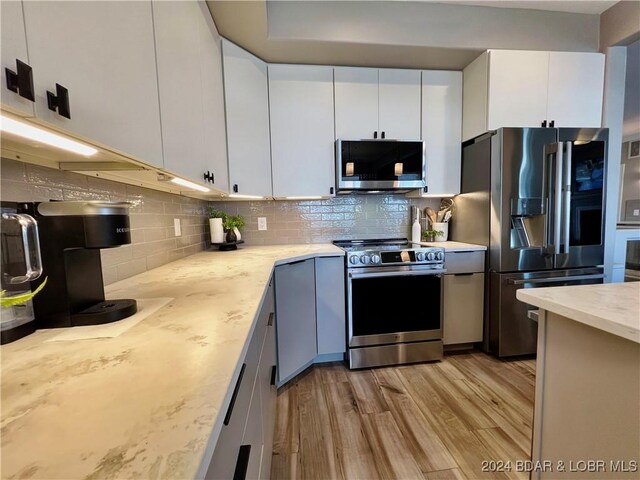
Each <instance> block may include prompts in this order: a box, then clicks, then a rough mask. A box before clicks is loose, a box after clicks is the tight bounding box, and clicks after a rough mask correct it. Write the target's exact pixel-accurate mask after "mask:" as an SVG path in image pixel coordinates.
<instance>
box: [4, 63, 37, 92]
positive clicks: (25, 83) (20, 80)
mask: <svg viewBox="0 0 640 480" xmlns="http://www.w3.org/2000/svg"><path fill="white" fill-rule="evenodd" d="M16 70H17V72H18V73H16V72H14V71H13V70H11V69H9V68H5V69H4V71H5V74H6V76H7V88H8V89H9V90H11V91H12V92H15V93H17V94H18V95H20V96H21V97H22V98H26V99H27V100H31V101H32V102H35V100H36V97H35V95H34V94H33V69H32V68H31V67H30V66H29V65H27V64H26V63H24V62H22V61H20V60H18V59H17V58H16Z"/></svg>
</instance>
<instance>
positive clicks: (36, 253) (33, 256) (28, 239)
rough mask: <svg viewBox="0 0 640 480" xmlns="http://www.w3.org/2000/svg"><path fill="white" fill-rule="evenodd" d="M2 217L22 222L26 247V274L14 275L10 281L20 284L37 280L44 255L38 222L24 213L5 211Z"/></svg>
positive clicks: (23, 240)
mask: <svg viewBox="0 0 640 480" xmlns="http://www.w3.org/2000/svg"><path fill="white" fill-rule="evenodd" d="M2 218H4V219H6V220H15V221H17V222H18V223H19V224H20V232H21V234H22V247H23V248H24V264H25V267H26V268H25V273H24V275H20V276H16V277H12V278H11V279H9V282H10V283H12V284H19V283H25V282H30V281H32V280H36V279H37V278H38V277H40V275H42V257H41V255H40V237H39V235H38V222H36V221H35V219H34V218H33V217H32V216H31V215H26V214H24V213H3V214H2Z"/></svg>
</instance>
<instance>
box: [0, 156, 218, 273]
mask: <svg viewBox="0 0 640 480" xmlns="http://www.w3.org/2000/svg"><path fill="white" fill-rule="evenodd" d="M0 179H1V181H0V199H2V200H3V201H13V202H34V201H46V200H112V201H128V202H131V203H132V204H133V207H132V208H131V210H130V214H131V219H130V221H131V241H132V243H131V244H130V245H123V246H121V247H117V248H110V249H104V250H102V252H101V254H102V270H103V276H104V282H105V284H109V283H113V282H115V281H117V280H122V279H124V278H127V277H131V276H133V275H136V274H138V273H142V272H144V271H146V270H150V269H152V268H155V267H158V266H160V265H163V264H165V263H168V262H171V261H173V260H178V259H179V258H182V257H186V256H187V255H191V254H194V253H197V252H199V251H201V250H203V249H204V248H205V246H206V240H207V239H208V228H209V226H208V221H207V207H208V205H209V203H208V202H205V201H202V200H195V199H192V198H187V197H182V196H179V195H173V194H170V193H164V192H159V191H155V190H149V189H146V188H140V187H136V186H131V185H125V184H122V183H117V182H112V181H109V180H103V179H100V178H96V177H88V176H86V175H81V174H77V173H71V172H64V171H61V170H55V169H51V168H44V167H40V166H37V165H31V164H25V163H21V162H16V161H14V160H8V159H5V158H3V159H2V160H1V161H0ZM174 218H179V219H180V221H181V226H182V236H180V237H176V236H174V226H173V219H174Z"/></svg>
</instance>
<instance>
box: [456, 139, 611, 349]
mask: <svg viewBox="0 0 640 480" xmlns="http://www.w3.org/2000/svg"><path fill="white" fill-rule="evenodd" d="M608 136H609V132H608V130H607V129H578V128H501V129H499V130H496V131H493V132H488V133H486V134H484V135H481V136H479V137H477V138H475V139H472V140H469V141H467V142H465V143H464V144H463V146H462V185H461V194H460V195H459V196H458V197H456V200H455V202H456V211H455V214H454V216H453V218H452V225H451V238H452V240H459V241H465V242H471V243H478V244H482V245H486V246H487V247H488V258H487V277H486V280H487V281H486V282H485V285H486V288H487V291H486V295H485V317H484V319H485V321H484V340H483V347H484V349H485V351H488V352H491V353H494V354H495V355H497V356H499V357H508V356H515V355H527V354H532V353H535V351H536V338H537V323H536V320H535V313H534V314H531V313H530V311H531V310H534V307H532V306H528V305H526V304H524V303H521V302H520V301H518V300H517V299H516V290H518V289H519V288H535V287H551V286H559V285H580V284H592V283H602V282H603V278H604V274H603V268H602V264H603V262H604V212H605V207H604V202H605V186H606V163H607V142H608Z"/></svg>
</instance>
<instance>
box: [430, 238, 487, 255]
mask: <svg viewBox="0 0 640 480" xmlns="http://www.w3.org/2000/svg"><path fill="white" fill-rule="evenodd" d="M419 244H420V245H424V246H425V247H442V248H444V249H445V253H446V252H477V251H484V250H486V249H487V247H486V246H484V245H476V244H475V243H462V242H451V241H447V242H419Z"/></svg>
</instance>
